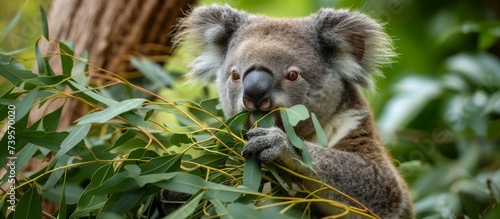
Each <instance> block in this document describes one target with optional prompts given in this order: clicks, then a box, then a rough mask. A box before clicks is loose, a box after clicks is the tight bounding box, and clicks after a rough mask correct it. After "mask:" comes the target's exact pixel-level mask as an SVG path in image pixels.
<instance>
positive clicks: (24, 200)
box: [14, 186, 42, 219]
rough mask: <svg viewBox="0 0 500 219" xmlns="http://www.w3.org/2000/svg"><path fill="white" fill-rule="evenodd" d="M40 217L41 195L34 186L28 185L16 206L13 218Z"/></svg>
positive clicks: (28, 218)
mask: <svg viewBox="0 0 500 219" xmlns="http://www.w3.org/2000/svg"><path fill="white" fill-rule="evenodd" d="M31 218H42V197H41V196H40V194H39V193H38V190H37V188H36V186H32V187H30V188H29V189H28V190H27V191H26V192H25V193H24V195H23V196H22V197H20V199H19V202H18V203H17V206H16V211H15V212H14V219H31Z"/></svg>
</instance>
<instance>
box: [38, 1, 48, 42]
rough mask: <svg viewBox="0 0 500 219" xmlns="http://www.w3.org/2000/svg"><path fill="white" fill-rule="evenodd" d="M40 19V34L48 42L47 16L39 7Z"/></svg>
mask: <svg viewBox="0 0 500 219" xmlns="http://www.w3.org/2000/svg"><path fill="white" fill-rule="evenodd" d="M40 18H41V20H42V34H43V37H45V39H46V40H50V38H49V25H48V22H47V16H46V15H45V10H44V9H43V7H42V6H41V5H40Z"/></svg>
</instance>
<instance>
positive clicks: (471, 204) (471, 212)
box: [460, 192, 481, 219]
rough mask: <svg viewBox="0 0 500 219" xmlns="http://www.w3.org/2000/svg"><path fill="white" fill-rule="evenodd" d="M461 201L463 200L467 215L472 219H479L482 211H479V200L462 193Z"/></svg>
mask: <svg viewBox="0 0 500 219" xmlns="http://www.w3.org/2000/svg"><path fill="white" fill-rule="evenodd" d="M460 199H461V200H462V204H463V206H464V208H465V213H466V215H467V216H469V218H471V219H479V218H480V217H479V216H480V215H481V210H480V209H479V205H478V203H477V200H476V199H475V198H474V196H473V195H471V194H466V193H463V192H461V193H460Z"/></svg>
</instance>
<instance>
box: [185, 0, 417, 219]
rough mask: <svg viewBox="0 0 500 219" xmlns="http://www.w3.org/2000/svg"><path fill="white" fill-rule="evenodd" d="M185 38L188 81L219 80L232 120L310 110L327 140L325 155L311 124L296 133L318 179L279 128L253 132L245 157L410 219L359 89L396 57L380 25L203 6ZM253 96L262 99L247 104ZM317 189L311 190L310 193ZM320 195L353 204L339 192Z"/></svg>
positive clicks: (326, 210) (324, 15) (345, 16)
mask: <svg viewBox="0 0 500 219" xmlns="http://www.w3.org/2000/svg"><path fill="white" fill-rule="evenodd" d="M179 29H180V31H179V33H178V35H177V36H176V41H177V43H186V44H190V45H192V46H193V47H194V48H196V51H199V52H198V53H196V52H195V55H197V58H196V60H195V61H194V63H193V64H192V66H191V72H190V76H192V77H194V78H198V79H202V80H205V81H209V80H213V79H215V80H216V84H217V87H218V91H219V95H220V102H221V104H222V107H223V110H224V113H225V116H226V117H230V116H233V115H235V114H236V113H238V112H241V111H244V110H248V111H254V110H263V111H269V110H271V109H274V108H276V107H291V106H294V105H296V104H303V105H305V106H306V107H307V108H308V109H309V110H310V111H311V112H314V113H315V114H316V116H317V117H318V119H319V121H320V122H321V124H322V126H323V128H324V130H325V133H326V135H327V138H328V139H329V142H328V145H329V147H328V148H323V147H322V146H320V145H319V144H318V140H317V138H316V136H315V133H314V128H313V124H312V122H311V121H304V122H300V123H299V124H298V125H297V126H296V127H295V131H296V132H297V134H298V135H299V136H300V137H301V138H303V139H304V140H305V141H306V146H307V149H308V151H309V153H310V155H311V157H312V160H313V165H314V168H315V170H316V172H317V173H318V174H319V176H316V175H315V174H313V173H312V172H311V171H310V170H309V169H307V168H304V167H303V166H302V165H301V164H300V163H299V162H297V160H300V159H301V156H300V155H299V154H297V152H296V151H295V150H294V147H293V146H292V145H291V143H290V141H289V140H288V138H287V135H286V134H285V133H284V132H283V130H282V129H280V128H278V127H273V128H255V129H251V130H249V131H248V133H247V136H248V138H249V140H248V142H247V144H246V145H245V147H244V149H243V152H242V154H243V155H245V156H251V155H255V156H257V157H258V159H259V160H260V161H261V162H263V163H266V162H270V161H273V160H277V161H279V162H281V163H283V164H285V165H286V166H288V167H289V168H291V169H293V170H295V171H297V172H299V173H302V174H306V175H309V176H311V177H319V178H320V179H321V180H322V181H324V182H326V183H328V184H330V185H332V186H333V187H335V188H338V189H339V190H341V191H343V192H345V193H347V194H348V195H350V196H351V197H353V198H355V199H356V200H358V201H360V202H361V203H363V204H364V205H365V206H367V207H368V208H370V209H371V210H372V211H373V212H375V213H376V214H378V215H379V216H381V217H382V218H405V219H407V218H413V213H412V204H411V201H410V196H409V194H408V189H407V187H406V184H405V182H404V180H403V179H402V178H401V177H400V175H399V174H398V171H397V170H396V169H395V167H394V166H393V165H392V163H391V158H390V157H389V155H388V153H387V151H386V149H385V147H384V145H383V143H382V142H381V140H380V138H379V135H378V133H377V132H376V130H375V128H374V123H373V119H372V116H371V114H370V111H369V108H368V105H367V103H366V101H365V100H364V98H363V97H362V95H361V92H360V90H359V88H358V87H359V86H363V87H370V86H372V80H371V75H372V74H380V71H379V69H378V67H379V66H380V65H383V64H388V63H389V62H390V60H391V58H392V57H393V56H394V54H393V52H392V49H393V48H392V44H391V40H390V38H389V37H388V36H387V35H386V34H385V33H384V32H383V28H382V26H381V25H380V24H379V23H377V22H375V21H374V20H372V19H370V18H369V17H367V16H366V15H364V14H361V13H358V12H350V11H348V10H334V9H322V10H320V11H319V12H318V13H316V14H313V15H311V16H308V17H305V18H300V19H275V18H268V17H265V16H260V15H252V14H247V13H245V12H242V11H238V10H235V9H233V8H231V7H229V6H204V7H198V8H195V9H194V10H193V12H192V13H191V14H190V15H189V16H188V17H187V18H185V19H184V20H182V21H181V24H180V26H179ZM291 72H296V73H298V77H297V78H296V77H294V76H295V75H293V74H292V73H291ZM249 75H252V77H250V76H249ZM249 78H253V79H249ZM260 78H262V79H263V80H264V78H265V80H264V81H261V82H259V79H260ZM247 84H250V85H247ZM249 89H259V91H258V92H254V94H251V95H252V96H248V95H250V94H249V93H251V91H250V90H249ZM259 94H262V95H261V96H259ZM318 186H319V185H315V184H310V185H308V187H310V189H311V191H313V190H315V189H316V188H318ZM321 195H322V196H323V197H326V198H329V199H332V200H337V201H340V202H343V203H347V204H352V203H351V202H350V201H348V200H347V199H345V198H344V197H342V196H340V195H338V194H337V193H335V192H333V191H325V192H323V193H321ZM317 207H318V208H319V209H320V211H321V212H322V213H323V215H329V214H334V213H338V210H337V209H335V208H333V207H331V206H328V205H326V204H324V205H321V204H320V205H319V206H317ZM350 218H356V216H355V215H351V216H350Z"/></svg>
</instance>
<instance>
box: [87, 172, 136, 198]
mask: <svg viewBox="0 0 500 219" xmlns="http://www.w3.org/2000/svg"><path fill="white" fill-rule="evenodd" d="M129 165H130V164H129ZM129 165H127V166H129ZM134 187H137V183H136V180H134V179H133V178H130V177H129V172H127V171H124V172H120V173H117V174H115V175H114V176H112V177H110V178H109V179H107V180H106V181H104V183H102V184H101V185H99V186H98V187H95V188H93V189H89V190H88V191H87V194H89V195H98V194H109V193H118V192H123V191H125V190H127V189H131V188H134Z"/></svg>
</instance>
